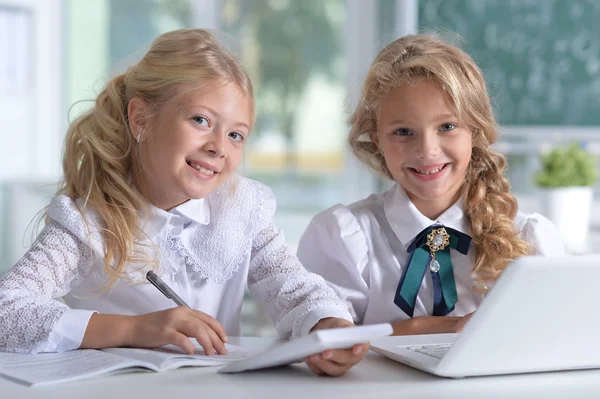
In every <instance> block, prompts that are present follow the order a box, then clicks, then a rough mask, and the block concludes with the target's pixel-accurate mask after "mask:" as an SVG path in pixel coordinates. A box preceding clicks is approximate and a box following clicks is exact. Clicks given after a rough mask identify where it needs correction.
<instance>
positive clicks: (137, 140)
mask: <svg viewBox="0 0 600 399" xmlns="http://www.w3.org/2000/svg"><path fill="white" fill-rule="evenodd" d="M140 137H142V133H138V135H137V136H136V138H135V141H136V142H137V143H139V142H140Z"/></svg>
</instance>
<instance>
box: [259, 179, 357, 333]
mask: <svg viewBox="0 0 600 399" xmlns="http://www.w3.org/2000/svg"><path fill="white" fill-rule="evenodd" d="M253 185H254V187H255V190H254V193H255V195H256V196H257V197H256V202H255V203H256V204H257V206H256V208H257V209H255V210H254V212H253V215H254V223H255V225H256V229H255V230H254V231H255V232H256V234H255V236H254V239H253V241H252V253H251V260H250V271H249V276H248V287H249V289H250V292H252V294H253V295H254V296H255V297H257V298H258V299H259V300H260V302H262V305H263V306H264V308H265V310H266V312H267V314H268V315H269V317H270V318H271V319H272V320H273V321H274V322H275V328H276V329H277V332H278V333H279V334H280V335H281V336H284V337H289V336H292V337H297V336H301V335H305V334H307V333H308V332H309V331H310V329H311V328H312V327H313V326H314V325H315V324H316V323H317V322H318V321H319V320H320V319H322V318H325V317H339V318H343V319H346V320H348V321H352V317H351V315H350V313H349V312H348V310H347V309H346V306H345V305H344V303H343V302H342V301H341V300H340V299H339V298H338V296H337V295H336V293H335V291H334V290H333V289H332V288H330V287H329V286H328V285H327V283H326V282H325V280H324V279H323V278H322V277H321V276H319V275H317V274H313V273H309V272H308V271H307V270H306V269H305V268H304V267H303V266H302V264H301V263H300V261H299V260H298V258H297V257H296V256H295V255H294V254H293V252H292V251H291V250H290V249H289V248H288V246H287V245H286V243H285V239H284V236H283V233H282V232H280V231H279V230H278V229H277V227H275V225H274V224H273V222H272V218H273V214H274V213H275V197H274V195H273V193H272V191H271V190H270V189H269V188H267V187H266V186H264V185H262V184H260V183H258V182H253Z"/></svg>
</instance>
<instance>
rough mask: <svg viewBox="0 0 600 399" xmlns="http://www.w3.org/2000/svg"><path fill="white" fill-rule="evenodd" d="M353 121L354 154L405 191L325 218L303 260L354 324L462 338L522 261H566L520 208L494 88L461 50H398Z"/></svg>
mask: <svg viewBox="0 0 600 399" xmlns="http://www.w3.org/2000/svg"><path fill="white" fill-rule="evenodd" d="M350 122H351V132H350V134H349V144H350V146H351V148H352V150H353V152H354V153H355V155H356V156H357V157H358V158H359V159H360V160H361V161H362V162H363V163H364V164H365V165H367V166H369V167H371V168H372V169H374V170H375V171H377V172H378V173H380V174H381V175H383V176H385V177H387V178H389V179H391V180H393V181H394V185H393V186H392V188H391V189H390V190H388V191H386V192H384V193H382V194H373V195H371V196H369V197H368V198H366V199H364V200H362V201H359V202H356V203H354V204H351V205H349V206H342V205H336V206H334V207H332V208H330V209H328V210H326V211H324V212H322V213H321V214H319V215H317V216H315V217H314V218H313V220H312V221H311V223H310V225H309V226H308V228H307V230H306V232H305V233H304V235H303V236H302V238H301V240H300V243H299V247H298V257H299V258H300V261H301V262H302V263H303V264H304V266H305V267H306V268H307V269H308V270H310V271H313V272H315V273H318V274H320V275H322V276H323V277H325V279H326V280H328V282H329V283H330V285H331V286H332V287H333V288H335V290H336V291H337V293H338V295H339V296H340V297H341V298H342V299H343V300H344V302H345V303H346V304H347V307H348V309H349V311H350V313H351V314H352V317H353V319H354V322H355V323H357V324H372V323H379V322H392V324H393V327H394V333H395V334H396V335H403V334H427V333H454V332H458V331H460V330H461V329H462V327H463V326H464V324H465V323H466V322H467V320H468V319H469V317H470V315H471V314H472V312H474V311H475V310H476V309H477V307H478V306H479V305H480V303H481V301H482V299H483V297H484V295H485V293H486V292H487V291H488V290H489V289H490V288H491V286H492V285H493V283H494V281H495V280H496V279H497V278H498V277H499V276H500V275H501V273H502V271H503V270H504V268H505V267H506V266H507V265H508V264H509V263H510V262H511V261H512V260H514V259H516V258H518V257H521V256H524V255H529V254H537V255H546V256H559V255H563V253H564V246H563V242H562V238H561V235H560V233H559V232H558V230H557V229H556V228H555V226H554V225H552V223H551V222H550V221H549V220H547V219H546V218H544V217H543V216H541V215H539V214H525V213H523V212H519V211H518V210H517V201H516V200H515V198H514V197H513V195H512V194H511V193H510V189H509V184H508V181H507V179H506V178H505V177H504V176H503V170H504V166H505V159H504V157H503V156H502V155H500V154H499V153H497V152H495V151H494V150H493V149H492V148H491V147H490V146H491V145H492V144H493V143H494V142H495V141H496V136H497V125H496V122H495V120H494V115H493V112H492V107H491V105H490V101H489V98H488V95H487V92H486V86H485V82H484V80H483V77H482V74H481V71H480V70H479V68H478V67H477V66H476V64H475V63H474V62H473V60H472V59H471V58H470V57H469V56H468V55H467V54H465V53H464V52H463V51H461V50H460V49H459V48H457V47H455V46H454V45H451V44H448V43H446V42H444V41H441V40H439V39H437V38H435V37H433V36H430V35H412V36H406V37H402V38H400V39H397V40H396V41H394V42H392V43H390V44H389V45H387V46H386V47H385V48H384V49H383V50H382V51H381V52H380V53H379V55H378V56H377V58H376V60H375V61H374V63H373V64H372V66H371V68H370V70H369V73H368V75H367V78H366V82H365V83H364V87H363V91H362V96H361V99H360V101H359V104H358V106H357V108H356V110H355V112H354V114H353V116H352V118H351V120H350Z"/></svg>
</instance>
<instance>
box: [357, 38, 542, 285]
mask: <svg viewBox="0 0 600 399" xmlns="http://www.w3.org/2000/svg"><path fill="white" fill-rule="evenodd" d="M418 77H425V78H427V79H429V80H431V81H434V82H436V83H438V84H439V85H440V87H441V88H442V89H443V90H444V91H445V92H446V93H447V94H448V96H449V97H450V98H451V99H452V102H453V105H454V107H455V109H456V113H457V116H458V118H459V119H460V120H461V121H462V122H463V123H465V124H466V125H467V126H469V128H470V129H471V131H472V133H473V149H472V155H471V160H470V163H469V167H468V169H467V174H466V177H465V184H464V186H463V198H464V212H465V216H466V218H467V220H468V221H469V223H470V228H471V236H472V238H473V243H474V245H475V249H476V261H475V266H474V273H475V276H476V281H477V282H478V284H479V287H476V288H477V289H478V290H480V291H482V292H485V291H487V288H486V282H489V281H495V280H496V279H497V278H498V277H499V276H500V274H501V273H502V271H503V270H504V268H505V267H506V266H507V265H508V263H509V262H510V261H511V260H513V259H516V258H518V257H520V256H523V255H526V254H528V253H530V245H529V244H528V243H527V242H526V241H524V240H523V239H521V238H520V237H519V235H518V232H517V231H516V229H515V225H514V222H513V220H514V218H515V216H516V213H517V208H518V207H517V201H516V199H515V197H514V196H513V195H512V194H511V193H510V186H509V183H508V180H507V179H506V177H504V175H503V171H504V167H505V165H506V161H505V159H504V157H503V156H502V155H501V154H499V153H498V152H496V151H494V150H492V149H491V148H490V145H491V144H493V143H494V142H495V141H496V138H497V131H498V126H497V123H496V120H495V117H494V114H493V110H492V106H491V104H490V99H489V96H488V93H487V89H486V86H485V82H484V79H483V76H482V74H481V71H480V70H479V68H478V67H477V65H476V64H475V62H474V61H473V60H472V59H471V57H469V56H468V55H467V54H466V53H465V52H463V51H462V50H461V49H460V48H458V47H456V46H454V45H451V44H449V43H446V42H444V41H442V40H440V39H438V38H436V37H435V36H433V35H423V34H422V35H409V36H404V37H401V38H399V39H397V40H395V41H393V42H392V43H390V44H388V45H387V46H386V47H385V48H384V49H383V50H382V51H381V52H380V53H379V55H378V56H377V58H376V59H375V61H374V62H373V64H372V65H371V68H370V70H369V72H368V75H367V78H366V81H365V84H364V86H363V90H362V94H361V98H360V100H359V103H358V105H357V107H356V110H355V111H354V113H353V115H352V117H351V119H350V124H351V131H350V134H349V137H348V142H349V144H350V147H351V148H352V150H353V152H354V154H355V155H356V156H357V157H358V159H359V160H361V161H362V162H363V163H364V164H366V165H367V166H369V167H370V168H372V169H373V170H375V171H376V172H379V173H381V174H383V175H385V176H387V177H388V178H390V179H393V177H392V174H391V172H390V170H389V169H388V167H387V165H386V163H385V158H384V157H383V154H382V153H381V152H380V151H379V150H378V148H377V146H376V145H375V143H374V142H373V138H374V136H375V134H376V132H377V111H378V107H379V103H380V101H381V100H382V99H383V98H384V97H385V96H387V95H388V94H389V93H391V92H392V91H393V90H394V89H395V88H397V87H399V86H400V85H402V84H403V83H406V82H408V81H410V80H412V79H414V78H418Z"/></svg>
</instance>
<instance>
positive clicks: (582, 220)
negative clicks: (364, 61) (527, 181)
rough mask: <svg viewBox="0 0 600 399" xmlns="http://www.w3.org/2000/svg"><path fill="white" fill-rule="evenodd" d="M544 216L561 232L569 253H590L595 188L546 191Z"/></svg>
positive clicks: (564, 188)
mask: <svg viewBox="0 0 600 399" xmlns="http://www.w3.org/2000/svg"><path fill="white" fill-rule="evenodd" d="M544 192H545V195H544V213H543V214H544V216H546V217H547V218H548V219H550V220H551V221H552V222H553V223H554V224H555V225H556V227H558V229H559V230H560V232H561V233H562V235H563V239H564V241H565V246H566V249H567V251H568V252H570V253H575V254H580V253H584V252H588V251H589V238H588V236H589V229H590V216H591V210H592V200H593V196H594V188H593V187H561V188H551V189H544Z"/></svg>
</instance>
